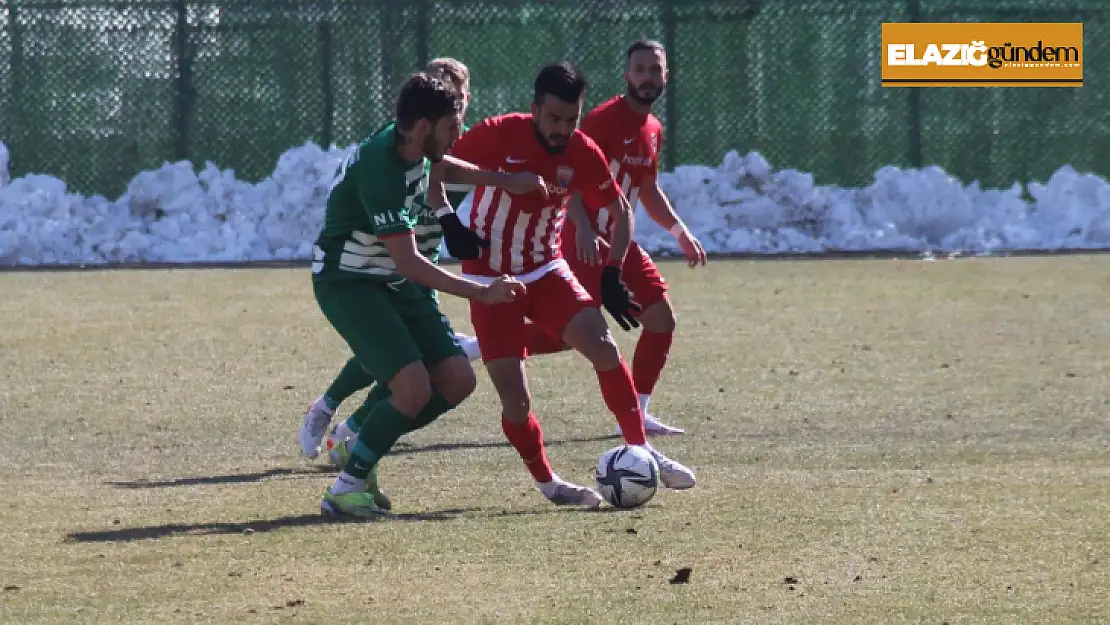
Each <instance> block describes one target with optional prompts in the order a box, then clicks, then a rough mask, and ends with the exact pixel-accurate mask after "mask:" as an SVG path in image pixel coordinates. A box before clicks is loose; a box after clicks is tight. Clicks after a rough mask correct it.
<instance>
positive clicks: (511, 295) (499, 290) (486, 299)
mask: <svg viewBox="0 0 1110 625" xmlns="http://www.w3.org/2000/svg"><path fill="white" fill-rule="evenodd" d="M525 291H527V287H525V286H524V283H523V282H520V281H519V280H516V279H513V278H510V277H508V276H501V277H500V278H498V279H496V280H494V281H493V282H492V283H491V284H489V285H487V286H486V288H485V289H484V290H483V292H482V295H481V297H479V298H478V301H480V302H481V303H483V304H486V305H487V306H494V305H496V304H508V303H509V302H512V301H513V300H515V299H516V298H517V296H518V295H524V293H525Z"/></svg>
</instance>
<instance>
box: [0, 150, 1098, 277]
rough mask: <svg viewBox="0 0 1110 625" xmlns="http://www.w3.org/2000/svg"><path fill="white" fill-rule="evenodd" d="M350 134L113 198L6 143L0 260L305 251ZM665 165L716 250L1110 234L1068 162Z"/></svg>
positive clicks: (140, 183)
mask: <svg viewBox="0 0 1110 625" xmlns="http://www.w3.org/2000/svg"><path fill="white" fill-rule="evenodd" d="M353 147H354V146H350V147H347V148H335V147H333V148H331V149H328V150H324V149H322V148H320V147H319V146H317V145H315V144H312V143H307V144H305V145H303V146H300V147H297V148H294V149H292V150H289V151H288V152H286V153H285V154H283V155H282V156H281V158H280V159H279V160H278V162H277V166H276V168H275V170H274V172H273V174H272V175H271V176H270V177H269V178H267V179H265V180H263V181H261V182H259V183H249V182H243V181H241V180H237V179H235V176H234V172H232V171H230V170H221V169H219V168H218V167H216V166H215V165H213V164H211V163H208V164H206V165H205V167H204V168H203V169H201V170H200V171H199V172H198V171H196V170H195V168H194V167H193V166H192V165H191V164H190V163H187V162H179V163H172V164H166V165H164V166H162V167H161V168H160V169H158V170H155V171H146V172H142V173H140V174H139V175H137V176H136V177H135V178H134V179H133V180H132V181H131V183H130V184H129V185H128V187H127V191H126V192H125V193H124V194H123V195H122V196H121V197H120V198H119V199H118V200H116V201H109V200H107V199H105V198H104V197H101V196H93V197H84V196H81V195H77V194H73V193H70V192H68V190H67V188H66V184H65V183H64V182H63V181H61V180H58V179H56V178H53V177H50V176H42V175H28V176H25V177H22V178H18V179H15V180H11V176H10V174H9V173H8V162H9V154H8V151H7V148H5V147H4V145H3V144H2V143H0V265H11V264H26V265H39V264H63V263H64V264H70V263H85V264H100V263H113V262H143V261H149V262H190V261H246V260H290V259H307V258H309V257H310V249H311V245H312V241H313V240H314V239H315V237H316V234H317V233H318V231H319V229H320V226H321V224H322V222H323V210H324V200H325V197H326V195H327V189H328V186H329V184H330V183H331V180H332V177H333V176H334V174H335V171H336V168H337V167H338V165H339V163H340V162H341V161H342V159H343V158H345V157H346V156H347V154H348V153H349V152H350V150H352V149H353ZM660 180H661V184H662V186H663V189H664V191H665V192H666V193H667V194H668V196H669V197H670V198H671V201H672V202H673V203H674V205H675V208H676V210H677V211H678V213H679V214H680V215H681V216H682V218H683V219H684V220H685V221H686V223H687V224H688V225H689V226H690V229H691V231H693V232H694V234H695V235H696V236H697V237H698V238H699V239H701V240H702V242H703V243H704V244H705V247H706V249H707V250H708V251H709V252H711V253H714V252H715V253H724V252H757V253H767V254H777V253H797V252H820V251H842V250H853V251H866V250H909V251H920V252H927V251H962V252H970V253H990V252H1004V251H1008V250H1016V249H1025V250H1029V249H1046V250H1048V249H1065V248H1069V249H1083V248H1101V247H1110V184H1108V183H1107V182H1106V180H1104V179H1102V178H1100V177H1098V176H1094V175H1088V174H1081V173H1079V172H1077V171H1075V170H1074V169H1073V168H1072V167H1070V166H1063V167H1061V168H1060V169H1059V170H1058V171H1057V172H1056V173H1055V174H1054V175H1053V176H1052V177H1051V178H1050V179H1049V180H1048V181H1047V183H1044V184H1039V183H1029V184H1027V185H1026V186H1025V188H1023V187H1022V185H1020V184H1014V185H1013V186H1012V187H1011V188H1009V189H997V190H996V189H981V188H980V187H979V185H978V184H971V185H965V184H963V183H962V182H960V181H959V180H957V179H955V178H953V177H951V176H950V175H948V174H947V173H945V172H944V171H943V170H942V169H940V168H937V167H929V168H925V169H920V170H903V169H899V168H897V167H890V166H888V167H883V168H882V169H880V170H879V171H877V172H876V173H875V177H874V182H873V183H872V184H871V185H870V186H868V187H866V188H858V189H846V188H840V187H835V186H815V185H814V183H813V178H812V176H811V175H810V174H807V173H804V172H799V171H795V170H783V171H775V170H774V169H773V167H772V166H771V164H770V163H768V162H767V161H766V160H765V159H764V158H763V157H762V156H760V155H759V154H758V153H754V152H753V153H750V154H748V155H746V156H741V155H740V154H738V153H737V152H729V153H728V154H726V155H725V157H724V159H723V161H722V162H721V164H720V165H719V166H717V167H706V166H697V165H683V166H679V167H677V168H676V169H675V171H673V172H669V173H663V174H661V176H660ZM1023 195H1024V196H1025V197H1023ZM1026 197H1027V198H1029V199H1028V200H1027V199H1025V198H1026ZM467 208H468V207H466V206H463V207H460V209H461V212H466V210H467ZM636 238H637V240H638V241H639V242H640V243H641V245H643V246H644V248H645V249H647V250H648V251H650V252H652V253H668V252H677V245H676V243H675V241H674V239H673V238H672V237H671V236H670V235H669V234H667V233H666V232H664V231H663V230H662V229H661V228H659V227H658V226H656V225H655V224H654V223H652V222H651V220H650V219H649V218H648V217H647V215H646V214H645V213H644V212H643V209H642V207H640V208H638V209H637V232H636Z"/></svg>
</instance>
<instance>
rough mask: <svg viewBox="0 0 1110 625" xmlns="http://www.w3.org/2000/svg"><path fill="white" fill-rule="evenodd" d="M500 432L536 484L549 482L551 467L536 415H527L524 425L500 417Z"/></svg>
mask: <svg viewBox="0 0 1110 625" xmlns="http://www.w3.org/2000/svg"><path fill="white" fill-rule="evenodd" d="M501 430H502V431H504V432H505V438H507V439H509V442H510V443H512V445H513V447H515V448H516V452H517V453H518V454H520V459H521V460H523V461H524V466H526V467H528V472H529V473H531V474H532V477H534V478H536V481H537V482H550V481H551V479H552V473H551V465H550V464H548V462H547V450H545V449H544V445H543V429H542V428H540V422H539V421H537V420H536V415H534V414H532V413H528V420H527V421H525V422H524V423H517V422H514V421H509V420H508V419H506V418H505V417H501Z"/></svg>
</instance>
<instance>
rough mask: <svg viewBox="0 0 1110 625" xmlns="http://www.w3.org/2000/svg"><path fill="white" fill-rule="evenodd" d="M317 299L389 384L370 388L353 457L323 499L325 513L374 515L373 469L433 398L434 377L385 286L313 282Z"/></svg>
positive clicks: (372, 371) (363, 361)
mask: <svg viewBox="0 0 1110 625" xmlns="http://www.w3.org/2000/svg"><path fill="white" fill-rule="evenodd" d="M314 291H315V293H316V299H317V302H318V303H319V305H320V309H321V310H322V311H323V313H324V315H325V316H326V317H327V319H328V321H329V322H330V323H331V324H332V326H334V327H335V329H336V330H337V331H338V332H339V334H340V335H341V336H343V338H344V340H346V341H347V344H348V345H349V346H350V347H351V351H353V352H354V354H355V358H356V359H357V360H358V361H359V363H360V364H361V365H362V366H363V368H365V369H366V370H367V371H368V372H369V373H370V375H371V376H373V377H374V378H375V379H376V380H382V381H384V383H385V384H386V385H387V386H388V390H389V396H388V398H387V399H384V400H380V399H381V397H382V395H381V394H376V393H371V395H370V397H368V398H367V401H366V402H364V403H363V405H362V406H361V407H360V408H359V410H358V411H356V412H364V413H365V419H364V422H363V423H364V426H363V427H362V429H361V431H360V432H359V434H358V438H357V440H356V441H355V444H354V446H353V448H352V449H351V454H350V458H349V459H348V461H347V463H346V466H344V468H343V470H342V471H341V472H340V474H339V476H338V477H337V478H336V480H335V482H334V483H333V484H332V485H331V486H330V487H329V488H328V490H327V492H326V493H325V494H324V498H323V501H322V502H321V504H320V507H321V511H323V512H324V513H326V514H346V515H353V516H374V515H377V514H382V513H383V512H384V511H383V510H382V508H381V507H380V506H378V505H376V504H375V503H374V493H373V492H368V489H369V491H372V490H373V489H374V481H375V480H374V477H373V472H374V469H375V467H376V466H377V463H378V460H380V459H381V458H382V456H384V455H385V454H386V453H387V452H388V451H389V449H390V448H391V447H392V446H393V444H394V443H396V441H397V439H398V438H400V437H401V436H402V435H403V434H404V433H406V432H407V431H410V430H411V429H412V426H413V423H414V421H415V419H416V418H417V417H418V415H420V413H421V411H423V409H424V408H425V406H427V404H428V402H429V401H430V399H431V395H432V389H431V380H430V377H429V375H428V371H427V369H426V368H425V367H424V364H423V362H421V353H420V349H419V347H418V345H417V342H416V341H415V340H414V339H413V337H412V336H411V335H410V333H409V330H408V328H407V327H406V325H405V323H404V320H403V319H402V317H401V315H400V314H399V313H398V312H397V310H396V308H395V307H394V305H393V302H392V301H391V298H390V297H389V295H387V294H386V292H385V290H384V289H383V288H380V287H378V286H377V285H374V284H367V283H354V284H315V285H314Z"/></svg>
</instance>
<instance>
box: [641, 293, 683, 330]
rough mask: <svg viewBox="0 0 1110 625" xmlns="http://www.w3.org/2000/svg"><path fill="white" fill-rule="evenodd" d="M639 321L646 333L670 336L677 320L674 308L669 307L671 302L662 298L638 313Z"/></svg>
mask: <svg viewBox="0 0 1110 625" xmlns="http://www.w3.org/2000/svg"><path fill="white" fill-rule="evenodd" d="M639 321H640V324H641V325H642V326H643V328H644V329H645V330H647V331H648V332H658V333H660V334H670V333H672V332H674V330H675V327H676V326H677V322H678V319H677V318H676V316H675V312H674V307H673V306H671V300H670V299H669V298H666V297H664V298H663V299H661V300H659V301H658V302H655V303H654V304H652V305H650V306H648V307H647V308H645V309H644V311H643V312H642V313H640V317H639Z"/></svg>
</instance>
